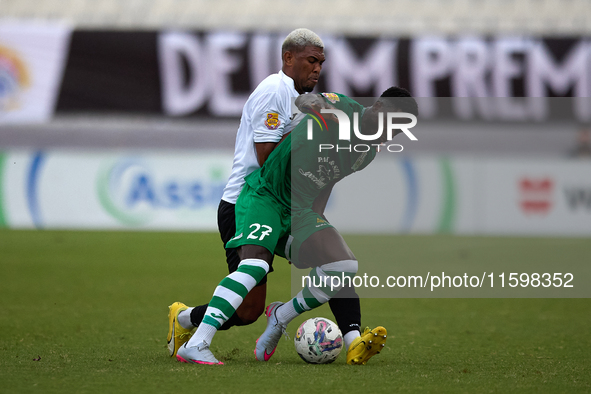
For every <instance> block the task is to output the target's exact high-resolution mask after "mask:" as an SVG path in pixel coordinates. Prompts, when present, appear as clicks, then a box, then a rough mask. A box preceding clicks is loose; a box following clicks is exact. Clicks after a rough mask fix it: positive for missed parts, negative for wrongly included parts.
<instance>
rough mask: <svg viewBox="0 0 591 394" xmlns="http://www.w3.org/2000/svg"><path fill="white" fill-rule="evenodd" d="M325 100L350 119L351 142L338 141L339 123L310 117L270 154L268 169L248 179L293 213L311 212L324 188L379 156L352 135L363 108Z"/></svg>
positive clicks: (333, 97)
mask: <svg viewBox="0 0 591 394" xmlns="http://www.w3.org/2000/svg"><path fill="white" fill-rule="evenodd" d="M322 96H323V97H324V99H325V100H327V101H329V102H330V103H331V104H332V105H334V107H335V108H337V109H339V110H341V111H343V112H344V113H345V114H346V115H347V116H348V117H349V120H350V122H349V123H350V127H351V130H350V136H351V139H350V140H339V124H338V123H336V122H333V121H330V120H326V121H325V120H324V118H321V117H319V116H317V115H316V116H311V115H307V116H306V117H304V119H303V120H302V121H301V122H300V123H299V124H298V125H297V126H296V127H295V128H294V129H293V131H292V132H291V134H290V135H288V136H287V137H286V138H285V140H284V141H283V142H282V143H281V144H279V145H278V146H277V147H276V148H275V149H274V150H273V152H271V154H270V155H269V157H268V158H267V161H266V162H265V164H264V165H263V167H261V168H260V169H258V170H256V171H254V172H253V173H251V174H250V175H249V176H247V177H246V182H247V183H248V184H249V185H250V186H251V187H253V188H255V189H257V190H258V191H259V192H265V193H270V194H272V195H273V196H274V197H275V199H276V200H277V201H278V202H280V203H281V205H283V206H284V207H285V208H288V209H301V208H311V207H312V203H313V202H314V200H315V199H316V198H317V197H318V196H319V194H320V193H321V192H322V191H323V190H324V189H326V188H327V187H332V186H333V185H334V184H335V183H337V182H338V181H340V180H341V179H343V178H345V177H346V176H348V175H350V174H352V173H353V172H356V171H359V170H361V169H363V168H365V167H366V166H367V165H368V164H369V163H370V162H371V161H372V160H373V159H374V158H375V155H376V147H374V146H370V142H368V141H362V140H360V139H359V138H358V137H357V136H356V135H355V133H354V132H353V130H352V128H353V127H354V114H355V113H357V114H358V115H357V116H358V120H359V123H361V117H362V115H363V112H364V108H363V106H362V105H361V104H359V103H357V102H356V101H355V100H352V99H350V98H349V97H347V96H344V95H341V94H335V93H323V94H322ZM308 120H311V122H308ZM309 124H311V134H312V135H311V136H310V135H309V134H310V133H309V128H310V126H309ZM310 137H312V138H311V139H309V138H310ZM358 145H359V146H358ZM321 146H322V149H321ZM331 147H332V148H331Z"/></svg>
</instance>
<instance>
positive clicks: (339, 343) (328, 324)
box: [294, 317, 343, 364]
mask: <svg viewBox="0 0 591 394" xmlns="http://www.w3.org/2000/svg"><path fill="white" fill-rule="evenodd" d="M294 344H295V348H296V351H297V352H298V354H299V355H300V357H301V358H302V360H304V361H305V362H307V363H310V364H328V363H332V362H333V361H334V360H336V359H337V357H338V356H339V354H340V353H341V350H342V349H343V335H342V334H341V330H339V327H338V326H337V325H336V324H335V323H334V322H333V321H331V320H329V319H327V318H324V317H315V318H313V319H308V320H306V321H305V322H303V323H302V325H301V326H300V327H299V328H298V331H297V332H296V336H295V338H294Z"/></svg>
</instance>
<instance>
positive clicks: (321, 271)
mask: <svg viewBox="0 0 591 394" xmlns="http://www.w3.org/2000/svg"><path fill="white" fill-rule="evenodd" d="M356 273H357V261H356V260H342V261H336V262H333V263H329V264H324V265H321V266H320V267H315V268H312V270H311V271H310V274H309V280H308V281H307V285H306V286H305V287H304V288H303V289H302V290H301V291H300V292H299V293H298V294H297V295H296V296H295V297H294V298H293V299H292V300H291V301H289V302H287V303H286V304H284V305H282V306H281V307H279V308H277V312H276V316H277V319H278V320H279V322H280V323H281V324H288V323H289V322H290V321H292V320H293V319H294V318H295V317H296V316H298V315H300V314H302V313H304V312H305V311H309V310H312V309H314V308H317V307H319V306H320V305H322V304H324V303H325V302H327V301H328V300H330V299H331V297H332V296H334V295H335V294H336V293H337V292H338V291H339V290H340V289H341V288H342V287H343V286H342V283H337V281H336V280H335V281H332V280H331V277H333V276H334V277H337V278H338V279H339V282H343V280H342V278H344V277H349V278H352V277H353V276H354V275H355V274H356Z"/></svg>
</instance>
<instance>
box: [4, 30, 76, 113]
mask: <svg viewBox="0 0 591 394" xmlns="http://www.w3.org/2000/svg"><path fill="white" fill-rule="evenodd" d="M70 33H71V29H70V28H69V27H67V26H66V25H62V24H49V23H22V22H18V23H17V22H7V21H0V124H3V123H4V124H5V123H23V122H26V123H36V122H44V121H47V120H49V119H50V118H51V116H52V115H53V112H54V109H55V105H56V102H57V96H58V93H59V90H60V85H61V80H62V76H63V71H64V66H65V60H66V58H67V54H68V45H69V39H70Z"/></svg>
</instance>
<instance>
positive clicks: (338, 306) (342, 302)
mask: <svg viewBox="0 0 591 394" xmlns="http://www.w3.org/2000/svg"><path fill="white" fill-rule="evenodd" d="M328 304H329V305H330V310H331V311H332V313H333V315H334V317H335V319H336V321H337V325H338V326H339V328H340V330H341V333H342V334H343V336H345V334H347V333H348V332H350V331H354V330H358V331H361V303H360V302H359V296H358V295H357V292H356V291H355V288H354V287H343V288H342V289H341V290H340V291H339V292H338V293H337V294H336V295H335V297H333V298H331V299H330V300H329V301H328Z"/></svg>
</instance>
